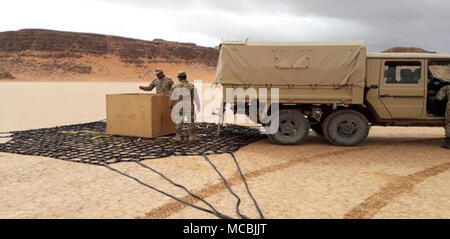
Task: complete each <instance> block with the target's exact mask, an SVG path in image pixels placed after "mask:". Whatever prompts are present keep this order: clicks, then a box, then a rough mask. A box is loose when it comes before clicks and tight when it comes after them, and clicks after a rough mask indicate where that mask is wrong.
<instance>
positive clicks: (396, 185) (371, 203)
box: [344, 162, 450, 219]
mask: <svg viewBox="0 0 450 239" xmlns="http://www.w3.org/2000/svg"><path fill="white" fill-rule="evenodd" d="M448 170H450V162H447V163H443V164H439V165H435V166H432V167H429V168H426V169H423V170H421V171H418V172H415V173H413V174H410V175H408V176H398V177H396V179H394V180H393V181H392V182H390V183H388V184H387V185H386V186H384V187H382V188H381V189H380V190H378V192H376V193H374V194H372V195H371V196H370V197H368V198H366V199H365V200H364V202H362V203H360V204H359V205H358V206H356V207H354V208H353V209H351V210H350V211H349V212H348V213H346V214H345V216H344V219H370V218H372V217H373V216H375V215H376V214H377V213H378V212H379V211H380V210H381V209H382V208H383V207H385V206H386V205H387V204H389V203H390V202H391V201H392V200H393V199H395V198H396V197H398V196H400V195H401V194H402V193H405V192H408V191H411V190H412V189H413V187H414V186H415V185H417V184H419V183H421V182H423V181H425V180H426V179H427V178H430V177H433V176H436V175H438V174H440V173H443V172H446V171H448Z"/></svg>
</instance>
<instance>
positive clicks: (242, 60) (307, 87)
mask: <svg viewBox="0 0 450 239" xmlns="http://www.w3.org/2000/svg"><path fill="white" fill-rule="evenodd" d="M449 76H450V55H442V54H427V53H375V54H367V53H366V47H365V44H364V42H359V41H357V42H223V43H222V44H221V46H220V56H219V61H218V64H217V72H216V77H215V83H217V84H221V85H222V86H223V93H224V104H226V103H227V98H228V97H227V96H226V92H227V89H229V88H233V89H237V88H243V89H248V88H255V89H258V88H267V89H268V91H269V92H270V91H271V90H272V89H275V88H277V89H279V104H278V106H279V129H278V131H277V133H275V134H271V135H268V137H269V139H271V140H272V141H274V142H276V143H279V144H299V143H301V142H303V141H304V140H305V138H306V137H307V136H308V134H309V132H310V129H312V130H313V131H315V132H316V133H317V134H319V135H324V136H325V137H326V138H327V140H328V141H329V142H331V143H332V144H334V145H342V146H352V145H357V144H359V143H361V142H362V141H363V140H364V139H365V138H366V137H367V135H368V133H369V128H370V126H371V125H379V126H443V125H444V111H445V106H446V102H439V101H436V100H434V99H433V96H434V95H435V94H436V93H437V91H438V90H439V89H440V88H441V87H442V86H444V85H448V84H450V77H449ZM268 96H269V101H270V93H269V94H268ZM244 99H245V100H244V101H245V102H242V104H244V105H245V107H247V108H248V107H250V105H251V104H257V103H258V102H251V101H250V100H249V99H248V98H244ZM233 102H234V100H233ZM229 103H231V102H229ZM234 104H235V105H236V102H234ZM245 112H247V113H248V110H246V111H245ZM258 121H259V119H258Z"/></svg>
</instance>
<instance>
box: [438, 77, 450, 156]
mask: <svg viewBox="0 0 450 239" xmlns="http://www.w3.org/2000/svg"><path fill="white" fill-rule="evenodd" d="M436 98H437V99H438V100H444V99H445V98H447V109H446V110H445V126H444V127H445V145H444V146H443V147H444V148H448V149H450V85H447V86H444V87H442V88H441V89H440V90H439V92H438V93H437V94H436Z"/></svg>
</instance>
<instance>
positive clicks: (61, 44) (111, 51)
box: [0, 29, 218, 81]
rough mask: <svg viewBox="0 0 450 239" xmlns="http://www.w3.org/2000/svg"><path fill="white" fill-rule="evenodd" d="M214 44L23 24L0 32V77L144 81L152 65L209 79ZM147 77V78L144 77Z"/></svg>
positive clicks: (214, 64) (149, 76)
mask: <svg viewBox="0 0 450 239" xmlns="http://www.w3.org/2000/svg"><path fill="white" fill-rule="evenodd" d="M217 58H218V50H217V49H215V48H209V47H201V46H197V45H195V44H193V43H179V42H170V41H164V40H161V39H155V40H153V41H143V40H136V39H129V38H123V37H116V36H107V35H100V34H87V33H74V32H61V31H51V30H39V29H25V30H19V31H10V32H1V33H0V73H1V74H0V77H2V76H3V79H10V80H11V79H14V78H15V79H16V80H48V81H51V80H61V81H69V80H86V81H139V80H145V81H148V80H150V79H151V78H152V77H153V76H152V74H151V72H152V71H153V69H155V68H158V67H160V68H163V69H165V71H166V74H167V75H169V76H172V77H174V75H175V72H176V71H179V70H185V71H186V72H187V73H188V74H189V76H190V77H191V78H194V79H203V80H206V81H210V80H212V77H213V75H214V71H215V66H216V63H217ZM149 78H150V79H149Z"/></svg>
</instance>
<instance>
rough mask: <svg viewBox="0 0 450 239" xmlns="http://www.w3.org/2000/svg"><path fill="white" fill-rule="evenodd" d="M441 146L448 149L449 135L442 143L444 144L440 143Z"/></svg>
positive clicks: (449, 145) (449, 147)
mask: <svg viewBox="0 0 450 239" xmlns="http://www.w3.org/2000/svg"><path fill="white" fill-rule="evenodd" d="M442 148H444V149H450V137H446V138H445V143H444V145H442Z"/></svg>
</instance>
